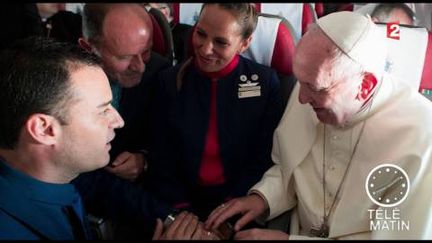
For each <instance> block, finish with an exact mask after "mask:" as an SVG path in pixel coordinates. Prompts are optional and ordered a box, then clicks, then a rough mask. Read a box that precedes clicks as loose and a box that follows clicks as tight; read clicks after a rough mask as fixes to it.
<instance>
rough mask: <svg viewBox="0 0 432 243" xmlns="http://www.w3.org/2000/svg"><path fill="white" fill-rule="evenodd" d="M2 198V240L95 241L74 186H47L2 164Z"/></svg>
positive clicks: (0, 205)
mask: <svg viewBox="0 0 432 243" xmlns="http://www.w3.org/2000/svg"><path fill="white" fill-rule="evenodd" d="M0 195H1V196H0V240H48V239H49V240H83V239H92V236H91V232H90V228H89V225H88V222H87V219H86V217H84V209H83V207H82V204H81V199H80V195H79V194H78V192H77V191H76V190H75V188H74V186H73V185H71V184H51V183H45V182H42V181H39V180H36V179H34V178H32V177H30V176H28V175H26V174H24V173H21V172H19V171H17V170H14V169H13V168H11V167H9V166H8V165H6V164H4V163H3V162H2V161H0ZM71 212H75V213H74V215H76V217H74V218H75V221H73V222H75V223H74V225H75V226H73V225H72V224H71V222H72V221H71V220H72V218H71V217H70V216H69V215H70V214H69V213H71ZM78 217H79V218H78ZM74 230H75V231H74ZM74 232H75V233H74Z"/></svg>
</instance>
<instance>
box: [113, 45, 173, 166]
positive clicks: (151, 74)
mask: <svg viewBox="0 0 432 243" xmlns="http://www.w3.org/2000/svg"><path fill="white" fill-rule="evenodd" d="M170 66H171V64H170V62H169V61H168V59H166V58H164V57H162V56H161V55H159V54H157V53H155V52H152V54H151V57H150V61H149V62H148V63H147V64H146V67H145V68H146V69H145V71H144V74H143V77H142V79H141V82H140V83H139V84H138V85H137V86H135V87H132V88H122V91H121V99H120V105H119V110H118V111H119V113H120V115H121V116H122V118H123V120H124V121H125V125H124V127H123V128H121V129H117V130H116V137H115V138H114V140H113V141H112V143H111V144H112V149H111V151H110V155H111V160H114V159H115V158H116V157H117V155H119V154H120V153H121V152H123V151H129V152H135V151H139V150H149V143H150V131H151V124H150V118H151V117H152V113H153V111H152V109H153V108H154V101H153V99H154V94H155V93H156V88H157V85H158V83H157V74H158V73H159V72H161V71H162V70H164V69H167V68H169V67H170Z"/></svg>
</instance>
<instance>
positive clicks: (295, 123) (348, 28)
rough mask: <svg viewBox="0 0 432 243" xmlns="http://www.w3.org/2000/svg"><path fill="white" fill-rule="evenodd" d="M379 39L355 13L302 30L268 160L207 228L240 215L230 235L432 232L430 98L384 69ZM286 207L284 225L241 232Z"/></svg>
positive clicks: (404, 235)
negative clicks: (288, 221) (245, 192)
mask: <svg viewBox="0 0 432 243" xmlns="http://www.w3.org/2000/svg"><path fill="white" fill-rule="evenodd" d="M401 36H402V37H403V33H401ZM384 38H385V36H381V35H380V34H379V32H378V30H377V26H376V25H375V24H374V23H373V22H372V21H371V19H370V18H369V17H365V16H362V15H360V14H357V13H353V12H336V13H332V14H329V15H326V16H324V17H322V18H320V19H318V21H317V23H316V24H314V25H312V26H311V27H310V28H309V29H308V32H307V33H306V34H305V35H304V36H303V37H302V39H301V40H300V42H299V44H298V46H297V50H296V53H295V57H294V63H293V71H294V74H295V76H296V77H297V79H298V84H297V86H296V88H295V90H294V91H293V95H291V99H290V101H289V103H288V105H287V107H286V110H285V113H284V116H283V118H282V120H281V122H280V124H279V126H278V128H277V129H276V131H275V134H274V138H273V152H272V157H273V160H274V166H273V167H271V168H270V169H269V170H268V171H267V172H266V173H265V174H264V176H263V177H262V179H261V181H260V182H258V183H257V184H256V185H255V186H254V187H252V188H251V190H250V191H249V195H248V196H245V197H242V198H235V199H233V200H231V201H229V202H228V203H225V204H224V205H221V206H219V207H218V208H216V209H215V210H214V211H213V212H212V214H211V215H210V216H209V218H208V220H207V221H206V227H208V228H217V227H218V226H219V224H220V223H221V222H223V221H225V220H226V219H228V218H230V217H231V216H233V215H235V214H239V213H240V214H242V217H241V218H240V219H239V220H238V221H237V222H236V224H235V229H236V230H237V231H238V232H237V233H236V235H235V239H312V238H315V239H320V238H330V239H432V189H431V186H432V167H431V164H432V103H431V102H430V101H428V100H427V99H426V98H424V97H423V96H422V95H421V94H419V93H418V92H417V90H414V89H412V88H410V87H409V86H407V85H406V84H405V83H404V82H402V81H400V80H397V79H396V78H395V77H391V76H389V75H388V74H387V73H386V72H385V71H384V67H385V57H386V46H385V39H384ZM384 164H389V166H386V167H382V169H380V168H377V167H378V166H382V165H384ZM375 168H377V169H376V170H374V169H375ZM393 168H400V170H398V169H395V170H393ZM390 169H392V170H390ZM403 171H405V172H406V175H407V179H406V178H405V177H404V175H403ZM372 172H374V173H372ZM390 172H391V173H390ZM370 173H371V176H370V177H369V178H368V175H369V174H370ZM381 174H382V175H381ZM404 178H405V179H404ZM367 191H369V195H370V196H368V193H367ZM372 200H374V201H372ZM288 210H292V213H291V224H290V229H289V232H282V231H277V230H270V229H249V230H243V231H241V228H242V227H243V226H244V225H245V224H246V223H248V222H250V221H251V220H254V219H266V220H271V219H273V218H275V217H277V216H278V215H280V214H282V213H284V212H286V211H288Z"/></svg>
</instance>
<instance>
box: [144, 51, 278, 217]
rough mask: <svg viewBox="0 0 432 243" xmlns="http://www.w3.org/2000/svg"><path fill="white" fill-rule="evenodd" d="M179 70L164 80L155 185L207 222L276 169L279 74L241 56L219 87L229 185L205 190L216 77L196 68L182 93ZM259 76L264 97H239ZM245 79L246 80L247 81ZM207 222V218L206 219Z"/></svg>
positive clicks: (221, 133) (224, 163)
mask: <svg viewBox="0 0 432 243" xmlns="http://www.w3.org/2000/svg"><path fill="white" fill-rule="evenodd" d="M178 71H179V66H176V67H173V68H171V69H169V70H166V71H164V72H162V73H161V75H160V81H159V82H160V85H161V87H160V90H159V92H158V93H159V95H158V99H157V102H156V104H157V107H158V108H157V111H156V113H155V116H156V118H155V119H156V122H155V133H154V139H155V140H154V148H153V152H154V153H153V156H154V157H152V161H151V162H152V164H150V166H149V180H150V182H149V185H150V186H151V187H152V188H153V191H154V193H156V194H157V195H159V196H160V197H161V198H164V199H166V200H167V201H168V202H170V203H172V205H176V204H179V203H180V204H181V203H189V204H190V205H191V207H190V210H192V211H194V212H195V213H197V214H198V215H200V216H201V217H206V216H207V214H208V213H209V212H210V211H211V210H212V209H213V208H214V207H215V206H216V205H218V204H219V203H221V202H223V201H226V200H228V199H229V198H232V197H238V196H244V195H246V193H247V191H248V189H249V188H250V187H252V186H253V185H254V184H255V183H256V182H258V181H259V179H260V178H261V176H262V175H263V173H264V172H265V171H266V170H267V169H268V168H269V167H270V166H271V165H272V160H271V156H270V153H271V145H272V136H273V132H274V130H275V128H276V126H277V124H278V122H279V120H280V118H281V116H282V113H283V102H282V98H281V94H280V88H279V85H280V84H279V79H278V77H277V75H276V72H275V71H274V70H273V69H270V68H268V67H266V66H263V65H261V64H257V63H255V62H252V61H250V60H248V59H246V58H243V57H240V60H239V63H238V65H237V67H236V68H235V69H234V70H233V71H232V72H231V73H230V74H228V76H226V77H224V78H222V79H220V80H218V81H217V82H218V83H217V119H218V120H217V124H218V125H217V127H218V137H219V146H220V154H221V160H222V166H223V172H224V177H225V183H224V184H221V185H219V186H206V187H203V186H200V185H199V183H198V179H199V170H200V165H201V161H202V154H203V150H204V144H205V139H206V134H207V129H208V123H209V114H210V113H209V106H210V82H211V80H210V78H208V77H206V76H204V74H203V73H201V72H199V71H198V70H197V69H196V68H195V66H194V65H193V64H191V66H189V67H188V68H187V69H186V72H185V75H184V77H183V82H182V83H183V84H182V88H181V90H180V91H178V92H177V91H176V76H177V73H178ZM243 75H245V76H246V77H247V79H248V80H251V77H252V75H257V76H255V77H258V80H256V81H252V82H258V83H259V84H258V86H259V87H260V95H259V96H256V97H247V98H239V93H240V84H241V83H243V84H244V83H245V82H242V81H240V79H241V76H243ZM243 78H244V76H243ZM204 219H205V218H204Z"/></svg>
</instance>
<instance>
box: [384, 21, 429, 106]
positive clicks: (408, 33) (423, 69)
mask: <svg viewBox="0 0 432 243" xmlns="http://www.w3.org/2000/svg"><path fill="white" fill-rule="evenodd" d="M377 25H378V26H379V28H380V30H381V31H382V35H385V36H386V41H387V44H388V46H387V47H388V50H387V66H386V69H387V72H388V73H390V74H393V75H395V76H396V77H398V78H399V79H400V80H401V81H403V82H407V83H408V84H409V85H410V86H412V87H413V88H414V89H416V90H418V91H419V92H420V93H422V94H423V95H424V96H425V97H427V98H429V99H432V33H431V32H430V31H428V30H427V28H425V27H416V26H406V25H399V27H398V28H399V32H397V31H396V32H394V33H391V30H390V32H389V31H388V27H387V24H386V23H377ZM389 35H390V37H393V38H390V37H389ZM397 36H399V38H397Z"/></svg>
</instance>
